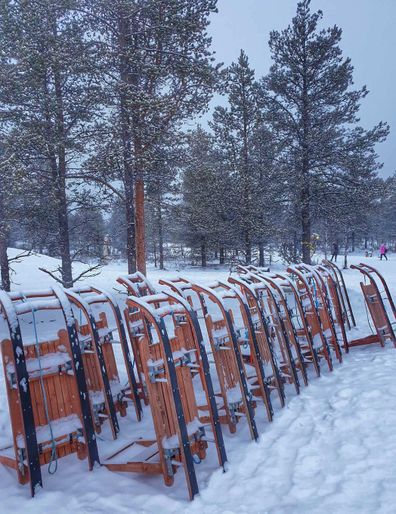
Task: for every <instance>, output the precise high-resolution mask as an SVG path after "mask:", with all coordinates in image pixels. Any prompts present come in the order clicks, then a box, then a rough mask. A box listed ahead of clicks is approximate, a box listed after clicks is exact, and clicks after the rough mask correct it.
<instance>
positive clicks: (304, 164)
mask: <svg viewBox="0 0 396 514" xmlns="http://www.w3.org/2000/svg"><path fill="white" fill-rule="evenodd" d="M304 36H305V37H306V34H304ZM303 69H304V74H303V90H302V112H301V117H302V123H303V134H302V161H301V198H300V200H301V228H302V241H301V243H302V260H303V262H304V263H305V264H311V205H310V204H311V199H310V195H311V188H310V176H309V132H310V123H309V97H308V78H307V76H308V71H307V70H308V61H307V49H306V40H304V51H303Z"/></svg>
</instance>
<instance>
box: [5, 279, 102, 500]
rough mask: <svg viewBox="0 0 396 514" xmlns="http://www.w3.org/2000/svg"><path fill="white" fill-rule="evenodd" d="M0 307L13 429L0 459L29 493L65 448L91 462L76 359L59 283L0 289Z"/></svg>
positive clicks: (82, 379) (94, 452)
mask: <svg viewBox="0 0 396 514" xmlns="http://www.w3.org/2000/svg"><path fill="white" fill-rule="evenodd" d="M28 296H30V297H31V299H28ZM0 307H1V314H2V316H3V318H4V319H5V321H6V324H7V326H8V330H9V338H7V339H4V340H3V341H2V342H1V352H2V360H3V366H4V373H5V377H6V389H7V397H8V405H9V411H10V418H11V426H12V433H13V447H11V448H8V449H3V450H2V451H1V453H0V462H2V463H3V464H5V465H7V466H10V467H12V468H14V469H15V470H16V472H17V475H18V480H19V482H20V483H21V484H25V483H30V488H31V494H32V496H33V495H34V494H35V492H36V489H37V488H38V487H40V486H42V477H41V466H43V465H45V464H49V466H50V469H49V471H50V472H53V471H54V467H55V468H56V465H57V459H59V458H62V457H64V456H66V455H69V454H71V453H77V456H78V457H79V458H80V459H84V458H86V457H87V456H88V462H89V469H92V468H93V466H94V464H95V463H99V456H98V449H97V445H96V439H95V432H94V426H93V421H92V417H91V408H90V402H89V396H88V389H87V386H86V376H85V371H84V361H83V358H82V355H81V349H80V344H79V340H78V336H77V332H76V327H75V320H74V317H73V313H72V309H71V306H70V303H69V301H68V299H67V297H66V295H65V294H64V292H63V291H62V290H61V289H60V288H55V287H54V288H52V289H48V290H45V291H39V292H35V293H34V294H33V293H26V294H23V293H10V295H8V294H7V293H5V292H3V291H0ZM50 326H51V328H52V330H51V332H50V331H49V330H48V329H49V327H50ZM62 326H63V328H61V329H60V330H57V329H58V328H59V327H62ZM44 328H45V329H46V332H44Z"/></svg>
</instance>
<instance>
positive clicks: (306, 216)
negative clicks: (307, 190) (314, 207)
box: [301, 194, 311, 264]
mask: <svg viewBox="0 0 396 514" xmlns="http://www.w3.org/2000/svg"><path fill="white" fill-rule="evenodd" d="M303 197H305V194H304V196H303ZM301 226H302V239H301V244H302V260H303V262H304V263H305V264H311V220H310V213H309V206H308V205H307V204H306V201H304V200H303V202H302V206H301Z"/></svg>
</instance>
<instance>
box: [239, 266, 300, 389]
mask: <svg viewBox="0 0 396 514" xmlns="http://www.w3.org/2000/svg"><path fill="white" fill-rule="evenodd" d="M244 271H245V273H243V270H242V269H240V273H241V275H240V276H241V278H242V280H244V281H245V282H248V283H249V284H250V286H251V288H252V289H253V290H254V294H255V295H256V298H257V301H258V304H259V308H260V310H261V312H262V313H263V314H264V316H266V318H267V325H268V328H269V335H270V338H271V341H272V347H273V349H274V351H275V353H276V357H277V362H278V367H279V369H280V370H281V373H282V375H283V379H284V380H285V381H286V382H288V383H290V384H293V386H294V388H295V390H296V393H297V394H299V393H300V380H299V376H298V372H300V374H301V377H302V378H303V381H304V383H305V384H308V380H307V375H306V369H305V364H304V360H303V357H302V355H301V351H300V348H299V346H298V344H296V346H295V347H293V345H292V342H291V341H290V339H289V335H288V333H287V329H286V324H285V320H284V313H282V311H281V306H280V305H279V303H278V298H277V297H276V290H274V289H273V288H272V287H271V285H270V284H268V283H267V282H266V281H265V280H263V279H262V278H261V277H260V276H259V275H256V274H254V273H251V272H250V271H248V270H247V269H246V270H244Z"/></svg>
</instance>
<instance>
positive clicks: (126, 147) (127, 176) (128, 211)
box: [118, 11, 136, 273]
mask: <svg viewBox="0 0 396 514" xmlns="http://www.w3.org/2000/svg"><path fill="white" fill-rule="evenodd" d="M118 30H119V41H118V44H119V47H120V51H121V52H120V53H121V58H120V77H121V80H122V82H123V83H124V84H128V83H129V81H130V70H129V62H128V57H127V46H128V37H130V36H129V35H130V27H129V21H128V18H127V16H125V15H124V13H123V12H122V11H120V12H119V17H118ZM120 125H121V139H122V154H123V155H122V157H123V182H124V190H125V220H126V236H127V240H126V246H127V248H126V255H127V263H128V273H135V271H136V248H135V239H136V238H135V199H134V174H133V167H132V151H131V148H132V147H131V131H130V118H129V114H128V102H127V99H126V94H125V91H123V90H121V92H120Z"/></svg>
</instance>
